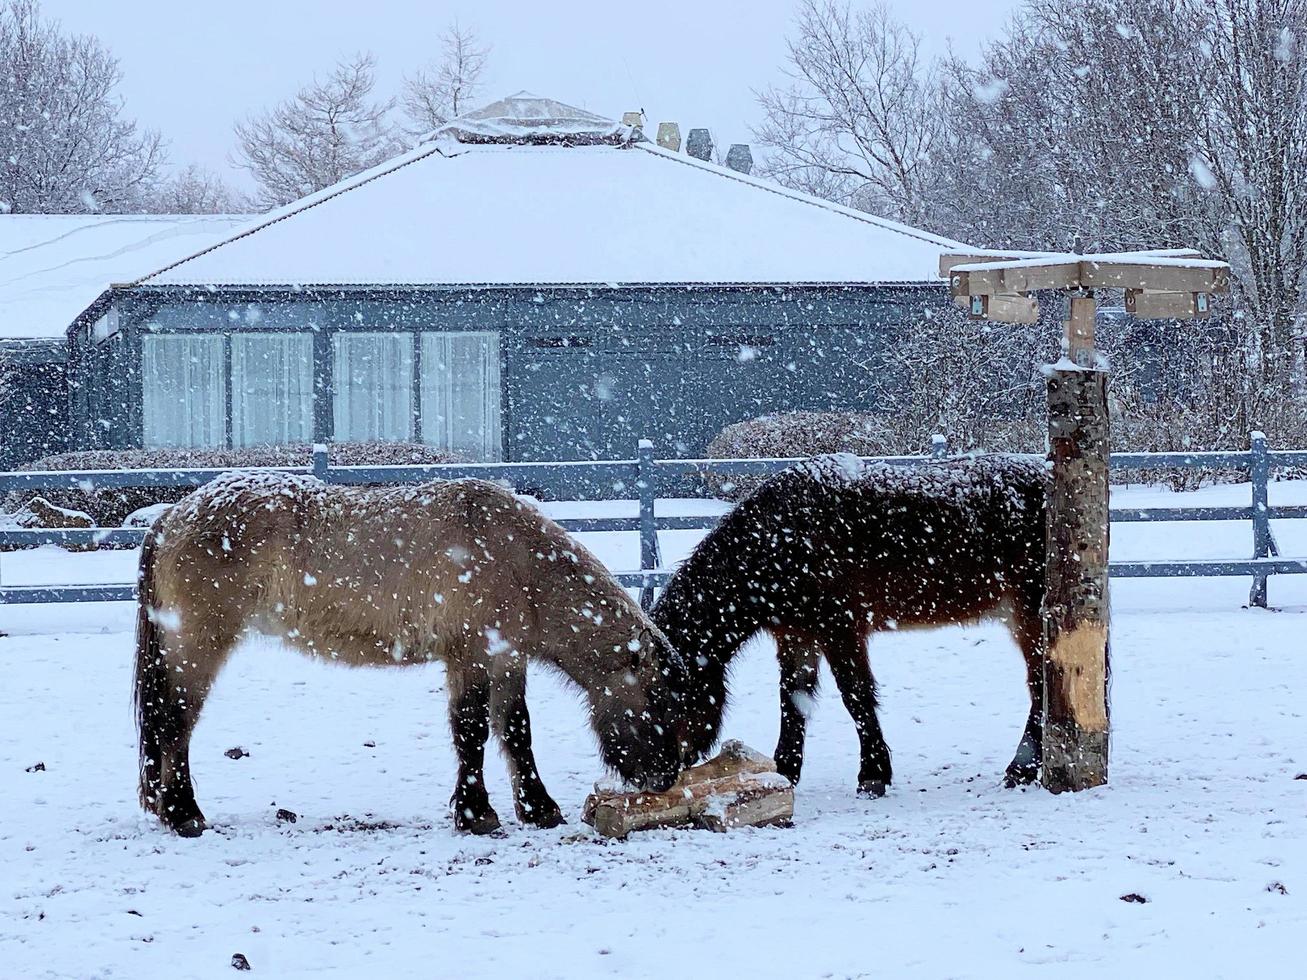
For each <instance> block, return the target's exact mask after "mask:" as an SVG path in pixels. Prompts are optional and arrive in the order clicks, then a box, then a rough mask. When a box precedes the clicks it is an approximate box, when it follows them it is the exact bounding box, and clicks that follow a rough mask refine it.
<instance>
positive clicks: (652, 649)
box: [595, 617, 687, 792]
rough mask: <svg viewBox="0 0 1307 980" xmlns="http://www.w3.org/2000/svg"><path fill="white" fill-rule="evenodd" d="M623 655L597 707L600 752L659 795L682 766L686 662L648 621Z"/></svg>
mask: <svg viewBox="0 0 1307 980" xmlns="http://www.w3.org/2000/svg"><path fill="white" fill-rule="evenodd" d="M642 618H643V617H642ZM623 652H625V653H626V654H627V658H626V660H625V662H624V663H623V665H622V667H621V668H620V669H619V670H618V671H616V672H615V674H614V676H613V677H612V678H611V681H610V683H609V684H608V685H607V687H606V688H605V689H604V697H603V698H602V699H600V701H599V703H598V704H597V705H596V711H595V731H596V732H597V734H598V736H599V748H600V754H601V755H602V756H603V760H604V762H605V763H606V764H607V765H608V766H609V767H610V768H611V769H613V770H614V771H616V772H617V774H618V775H619V776H621V777H622V779H624V780H626V781H627V782H629V783H632V784H634V785H636V786H639V787H640V788H642V789H649V790H654V791H656V792H662V791H663V790H665V789H667V788H668V787H670V786H671V785H672V783H673V782H675V781H676V777H677V776H678V775H679V774H680V772H681V770H682V769H683V768H684V766H685V759H684V753H683V751H682V743H683V735H684V732H685V722H684V716H683V712H682V710H681V704H680V696H681V692H683V691H684V690H685V689H686V683H687V681H686V667H685V662H684V661H683V660H682V659H681V656H680V654H678V653H677V652H676V650H675V648H673V646H672V645H671V643H669V642H668V640H667V638H666V637H665V636H663V634H662V632H661V631H660V630H659V629H658V628H657V627H655V626H653V625H651V624H650V623H648V621H644V622H641V623H639V624H637V626H636V628H635V630H634V631H633V632H632V635H631V638H630V640H629V641H628V642H627V644H626V649H625V651H623Z"/></svg>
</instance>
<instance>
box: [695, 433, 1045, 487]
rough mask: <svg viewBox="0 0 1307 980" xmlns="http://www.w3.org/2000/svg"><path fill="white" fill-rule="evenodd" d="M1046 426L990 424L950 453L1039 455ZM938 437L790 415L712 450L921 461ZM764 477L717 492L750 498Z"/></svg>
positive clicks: (711, 481) (739, 480)
mask: <svg viewBox="0 0 1307 980" xmlns="http://www.w3.org/2000/svg"><path fill="white" fill-rule="evenodd" d="M1042 426H1043V423H1042V421H1041V422H1038V423H1036V422H1030V421H1027V420H1024V419H988V420H984V424H979V425H974V426H972V427H971V431H970V433H969V434H967V435H964V437H963V442H962V444H961V445H958V444H956V443H954V442H952V441H951V442H950V447H949V451H950V452H971V451H981V452H1032V451H1033V452H1038V451H1040V450H1041V449H1042V447H1043V439H1044V436H1043V427H1042ZM933 434H934V433H932V432H929V431H926V430H924V429H921V428H919V427H917V426H915V425H913V424H911V423H910V422H908V421H907V420H906V419H905V418H904V417H902V416H896V415H890V414H885V413H876V412H786V413H783V414H778V415H763V416H759V417H758V418H754V419H746V420H745V421H743V422H736V423H735V424H733V425H728V426H727V427H726V428H724V429H722V431H721V432H719V433H717V435H716V436H715V437H714V438H713V440H712V442H710V443H709V444H708V455H709V456H710V457H712V458H714V459H750V458H768V457H798V458H805V457H808V456H820V455H822V454H825V453H853V454H855V455H857V456H921V455H927V454H929V452H930V448H931V436H932V435H933ZM764 479H766V478H765V477H756V476H755V477H725V476H716V475H714V476H710V477H709V478H708V485H709V486H710V487H711V488H712V490H713V492H714V493H716V494H717V495H719V496H723V497H725V498H726V499H728V500H739V499H741V498H742V497H744V496H747V495H748V494H749V493H750V492H752V491H753V489H754V488H755V487H757V486H758V485H759V484H760V483H762V482H763V480H764Z"/></svg>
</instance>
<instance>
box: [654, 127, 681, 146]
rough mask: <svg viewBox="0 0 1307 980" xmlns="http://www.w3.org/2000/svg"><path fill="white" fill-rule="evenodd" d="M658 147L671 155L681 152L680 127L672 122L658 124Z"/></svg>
mask: <svg viewBox="0 0 1307 980" xmlns="http://www.w3.org/2000/svg"><path fill="white" fill-rule="evenodd" d="M658 145H659V146H661V147H662V148H663V149H664V150H671V151H672V152H673V153H680V152H681V127H680V126H678V125H677V124H676V123H674V122H660V123H659V124H658Z"/></svg>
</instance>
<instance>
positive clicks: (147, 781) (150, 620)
mask: <svg viewBox="0 0 1307 980" xmlns="http://www.w3.org/2000/svg"><path fill="white" fill-rule="evenodd" d="M156 546H157V538H156V537H155V531H154V528H151V529H150V530H149V531H147V532H146V533H145V541H144V542H143V543H142V544H141V561H140V565H139V566H138V570H137V574H136V665H135V684H134V686H133V689H132V708H133V711H134V712H135V714H136V735H137V744H138V747H139V751H140V781H139V784H138V796H139V798H140V801H141V806H142V807H144V808H145V809H146V810H147V811H150V812H152V813H154V812H158V807H159V803H160V793H161V789H162V785H163V745H164V737H163V736H164V735H165V731H166V728H167V726H168V721H169V719H170V718H171V717H172V714H173V713H171V712H169V711H168V709H167V707H166V705H167V700H168V696H169V678H168V665H167V664H166V663H165V662H164V657H163V648H162V645H161V644H160V642H159V625H158V623H157V622H156V621H155V620H156V619H157V615H158V614H157V608H158V605H157V598H156V590H155V573H154V563H155V549H156Z"/></svg>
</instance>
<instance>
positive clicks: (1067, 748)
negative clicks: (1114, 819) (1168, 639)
mask: <svg viewBox="0 0 1307 980" xmlns="http://www.w3.org/2000/svg"><path fill="white" fill-rule="evenodd" d="M1085 302H1087V303H1088V304H1089V307H1090V309H1089V315H1091V316H1092V306H1093V300H1092V299H1088V300H1086V301H1085ZM1072 319H1073V321H1074V320H1075V319H1076V316H1075V314H1074V312H1073V315H1072ZM1048 425H1049V459H1050V462H1051V464H1052V471H1053V472H1052V477H1053V478H1052V483H1051V486H1050V489H1049V497H1048V523H1047V531H1046V536H1047V537H1046V543H1047V566H1046V570H1047V577H1046V580H1045V596H1044V608H1043V618H1044V650H1043V681H1044V715H1043V721H1044V724H1043V763H1042V766H1041V769H1040V781H1041V782H1042V784H1043V785H1044V787H1045V788H1047V789H1048V790H1050V791H1052V792H1054V793H1060V792H1063V791H1065V790H1081V789H1088V788H1090V787H1092V786H1099V785H1101V784H1103V783H1105V782H1106V781H1107V763H1108V698H1107V686H1108V677H1109V643H1108V631H1109V614H1108V608H1109V607H1108V590H1107V547H1108V527H1109V524H1108V509H1107V505H1108V470H1107V459H1108V457H1107V447H1108V412H1107V372H1106V371H1102V370H1086V369H1083V368H1082V369H1080V370H1070V369H1068V370H1058V369H1054V370H1051V371H1050V372H1049V378H1048Z"/></svg>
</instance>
